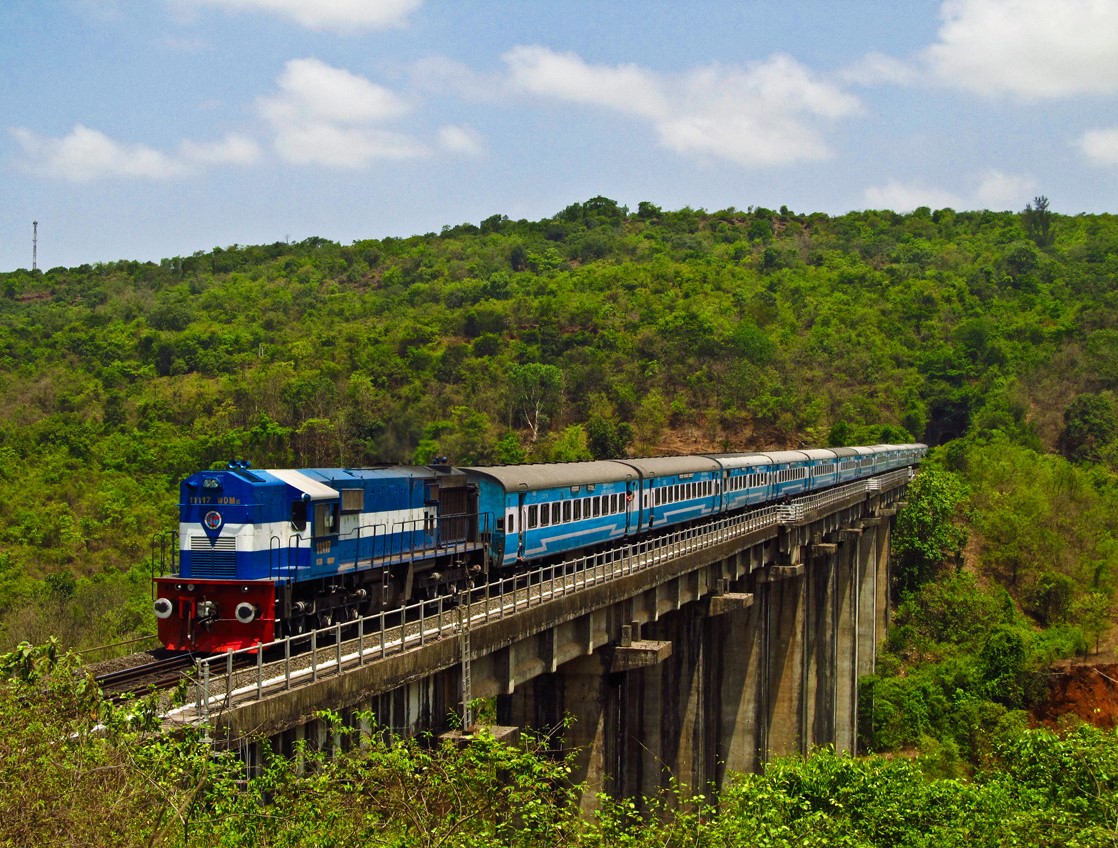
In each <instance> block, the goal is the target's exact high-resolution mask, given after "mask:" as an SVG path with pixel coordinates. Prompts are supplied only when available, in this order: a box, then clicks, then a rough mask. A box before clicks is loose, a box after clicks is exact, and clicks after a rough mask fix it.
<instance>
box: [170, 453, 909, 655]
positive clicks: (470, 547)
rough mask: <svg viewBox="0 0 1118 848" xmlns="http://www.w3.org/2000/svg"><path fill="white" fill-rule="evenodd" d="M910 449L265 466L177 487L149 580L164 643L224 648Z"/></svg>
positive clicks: (853, 470)
mask: <svg viewBox="0 0 1118 848" xmlns="http://www.w3.org/2000/svg"><path fill="white" fill-rule="evenodd" d="M926 450H927V448H926V446H925V445H921V444H910V445H874V446H872V447H854V448H829V449H813V450H801V451H773V452H766V453H737V454H707V455H697V456H668V457H655V458H648V459H619V460H599V461H595V462H571V463H551V464H537V465H519V466H496V467H488V468H470V467H465V468H454V467H451V466H449V465H433V466H384V467H376V468H313V469H302V470H294V469H269V470H261V469H255V468H251V467H249V465H248V464H247V463H230V465H229V467H228V468H227V469H225V470H221V471H200V472H198V473H196V474H193V475H191V476H190V477H188V478H187V479H186V480H184V481H183V482H182V484H181V487H180V496H181V497H180V504H179V513H180V514H179V545H178V563H177V571H176V573H174V574H171V575H168V576H163V577H158V578H156V580H155V594H156V600H155V615H156V618H157V619H158V626H159V637H160V640H161V641H162V642H163V644H164V645H166V646H167V647H168V648H171V649H174V650H197V651H209V652H216V651H226V650H230V649H236V648H242V647H248V646H251V645H255V644H262V643H266V642H270V641H272V640H274V639H277V638H280V637H282V636H283V635H288V634H297V633H301V632H303V631H304V630H306V629H313V628H318V627H326V626H330V625H331V624H334V623H336V622H339V621H350V620H354V619H356V618H358V617H360V616H362V615H367V614H369V613H372V612H376V611H378V610H381V609H388V608H392V607H394V606H398V605H400V604H402V603H406V602H409V601H411V600H414V599H417V598H421V597H431V596H434V595H435V594H437V593H440V592H449V591H454V590H455V589H456V588H458V587H460V586H464V585H466V584H467V583H469V582H470V581H473V580H477V579H486V577H487V575H489V574H490V573H494V574H507V573H510V572H512V571H515V570H517V569H522V568H525V567H527V566H529V565H532V564H535V563H540V562H544V561H548V560H553V559H555V558H559V557H569V556H571V555H573V554H575V553H576V552H578V551H581V550H587V549H593V548H597V547H600V546H603V545H608V544H612V543H616V542H618V541H620V540H623V539H628V538H634V537H639V536H642V535H644V534H647V533H650V532H658V531H660V530H661V529H663V528H667V527H672V526H676V525H681V524H687V523H692V522H696V521H700V520H702V519H705V518H707V517H710V516H713V515H720V514H725V513H730V512H734V511H737V510H742V509H747V508H749V507H751V506H754V505H756V504H763V503H771V502H774V501H779V500H782V499H784V498H787V497H791V496H793V495H798V494H802V493H805V492H810V491H816V490H819V489H824V488H828V487H830V486H834V485H838V484H840V483H845V482H849V481H852V480H857V479H860V478H864V477H869V476H873V475H875V474H880V473H882V472H885V471H889V470H891V469H894V468H902V467H906V466H910V465H915V464H916V463H918V462H919V461H920V459H921V458H922V457H923V456H924V453H925V452H926Z"/></svg>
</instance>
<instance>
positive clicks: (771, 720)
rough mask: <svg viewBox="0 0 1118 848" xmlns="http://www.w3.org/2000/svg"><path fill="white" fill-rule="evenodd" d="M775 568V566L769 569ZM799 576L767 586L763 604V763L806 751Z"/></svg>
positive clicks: (802, 588)
mask: <svg viewBox="0 0 1118 848" xmlns="http://www.w3.org/2000/svg"><path fill="white" fill-rule="evenodd" d="M772 568H776V566H772V567H770V570H771V569H772ZM806 585H807V580H806V579H805V578H804V576H803V574H800V575H799V576H795V577H786V578H784V579H778V580H774V581H772V582H770V583H769V584H768V592H767V593H765V594H766V595H767V598H766V603H765V605H764V606H765V616H766V621H765V630H766V643H767V644H766V649H767V650H766V662H765V664H766V672H767V673H766V690H767V691H766V693H765V699H766V711H767V716H766V718H767V721H766V726H767V733H766V739H765V741H766V750H765V752H764V753H765V759H766V760H767V759H771V758H772V757H779V756H785V755H788V754H799V753H803V752H804V751H805V749H806V738H807V737H806V734H805V732H804V726H805V715H804V712H805V706H806V698H805V695H806V692H805V691H804V624H805V619H804V606H805V603H804V597H805V594H806Z"/></svg>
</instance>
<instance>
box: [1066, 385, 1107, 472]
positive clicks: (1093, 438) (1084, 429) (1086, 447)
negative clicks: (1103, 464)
mask: <svg viewBox="0 0 1118 848" xmlns="http://www.w3.org/2000/svg"><path fill="white" fill-rule="evenodd" d="M1116 439H1118V416H1116V415H1115V409H1114V402H1113V401H1112V400H1111V399H1110V397H1108V396H1107V395H1104V394H1090V393H1088V394H1081V395H1079V397H1077V398H1076V399H1075V400H1073V401H1072V402H1071V403H1070V404H1068V407H1067V409H1065V410H1064V433H1063V439H1062V441H1063V448H1064V453H1065V455H1066V456H1067V457H1068V458H1069V459H1072V460H1074V461H1076V462H1098V461H1100V459H1101V458H1102V454H1103V451H1104V450H1105V449H1106V448H1107V447H1109V446H1110V445H1111V444H1113V443H1114V441H1115V440H1116Z"/></svg>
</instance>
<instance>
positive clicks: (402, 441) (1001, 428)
mask: <svg viewBox="0 0 1118 848" xmlns="http://www.w3.org/2000/svg"><path fill="white" fill-rule="evenodd" d="M0 387H2V395H3V398H4V403H3V404H2V406H0V492H2V495H0V615H4V616H6V618H5V619H4V620H5V621H7V622H8V623H7V625H6V627H7V629H6V630H5V631H4V633H6V634H7V635H8V636H9V637H11V636H14V635H16V634H17V633H23V632H25V631H26V630H27V628H28V627H30V624H28V622H26V621H25V622H23V623H22V624H20V623H19V622H17V621H16V620H15V618H13V616H15V615H16V609H17V607H18V606H19V602H20V600H21V599H22V600H23V601H26V599H27V598H28V597H31V595H32V594H33V593H34V592H35V591H38V590H37V589H36V588H35V586H36V585H37V584H34V583H33V582H32V578H40V577H44V576H46V577H48V579H49V581H50V583H49V586H50V587H51V591H52V592H53V594H52V595H51V597H52V598H53V597H55V596H57V600H58V602H59V603H60V604H63V603H65V602H66V600H67V599H69V598H72V596H73V593H74V591H75V588H74V586H75V584H74V581H73V578H72V577H71V576H70V575H76V576H77V577H79V578H83V577H85V578H88V577H95V576H96V575H98V574H102V573H116V572H119V571H121V570H126V569H129V568H132V569H133V576H132V578H131V579H133V581H134V582H135V583H136V584H137V585H140V584H142V583H143V579H144V578H143V576H141V575H140V572H141V571H143V572H144V574H146V565H143V563H144V560H145V558H146V557H147V555H148V551H149V547H148V545H149V541H148V540H149V537H150V535H151V534H152V533H153V532H154V531H156V530H157V529H166V528H169V527H170V526H172V524H173V521H174V503H175V500H176V492H175V484H176V481H177V479H178V478H180V477H181V476H183V475H185V474H186V473H188V472H190V471H192V470H195V469H197V468H198V467H201V466H208V465H210V464H212V463H214V462H219V461H224V460H226V459H229V458H231V457H237V458H247V459H250V460H252V461H253V462H254V464H256V465H258V466H271V467H276V466H290V465H295V466H307V465H338V464H369V463H374V462H384V461H417V462H424V461H428V460H429V459H431V458H432V457H434V456H446V457H448V458H449V460H450V461H451V462H453V463H461V464H473V463H498V462H519V461H525V460H566V459H585V458H591V457H610V456H621V455H624V454H626V453H628V454H642V455H644V454H655V453H665V452H693V451H699V450H733V449H750V448H760V447H771V446H800V445H811V446H825V445H835V444H854V443H872V442H879V441H909V440H922V441H926V442H928V443H930V444H940V443H943V442H945V441H948V440H950V439H953V438H955V437H961V436H964V435H969V436H970V437H971V438H972V439H973V438H984V437H985V436H986V435H990V434H998V435H997V438H999V439H1004V440H1007V442H1008V443H1009V444H1012V445H1016V446H1022V447H1024V448H1027V449H1031V450H1035V451H1039V452H1042V453H1045V452H1062V453H1063V454H1065V455H1066V456H1068V457H1069V458H1072V459H1074V460H1076V461H1093V462H1102V463H1103V465H1102V466H1100V467H1104V468H1105V466H1106V463H1107V462H1109V464H1110V466H1111V467H1112V468H1113V467H1114V465H1115V458H1116V456H1118V453H1116V448H1115V435H1116V425H1115V419H1114V391H1115V389H1116V388H1118V218H1116V217H1115V216H1112V215H1082V216H1075V217H1066V216H1060V215H1055V214H1053V213H1051V212H1050V211H1049V210H1048V209H1047V205H1046V203H1042V204H1039V205H1038V206H1035V207H1034V206H1032V205H1030V207H1029V208H1028V209H1027V210H1026V211H1025V212H1024V213H994V212H955V211H952V210H950V209H943V210H938V211H935V212H933V211H931V210H929V209H918V210H916V211H915V212H913V213H912V214H908V215H899V214H894V213H891V212H860V213H851V214H848V215H844V216H841V217H829V216H827V215H823V214H797V213H794V212H791V211H789V210H788V209H786V208H781V209H780V211H773V210H769V209H761V208H751V209H749V210H747V211H740V210H735V209H729V210H724V211H721V212H706V211H702V210H698V211H696V210H692V209H682V210H679V211H666V210H661V209H659V208H657V207H655V206H653V205H651V204H648V203H641V204H640V206H639V207H638V209H637V210H636V211H630V210H628V209H626V208H624V207H621V206H619V205H618V204H617V203H615V202H613V201H611V200H609V199H606V198H602V197H596V198H592V199H590V200H588V201H587V202H586V203H582V204H575V205H573V206H570V207H568V208H567V209H564V210H563V211H562V212H560V213H558V214H557V215H555V216H554V217H552V218H547V219H544V220H541V221H512V220H509V219H508V218H506V217H504V216H501V215H495V216H493V217H491V218H488V219H486V220H485V221H483V222H481V224H480V225H479V226H475V225H472V224H463V225H459V226H454V227H446V228H444V229H443V231H442V232H441V233H438V234H434V233H432V234H427V235H422V236H415V237H411V238H405V239H396V238H386V239H379V240H378V239H369V240H366V241H360V242H356V243H354V244H352V245H348V246H343V245H338V244H335V243H332V242H330V241H326V240H324V239H321V238H311V239H307V240H305V241H303V242H299V243H296V244H286V243H276V244H272V245H267V246H239V245H234V246H233V247H228V248H215V249H214V250H213V251H212V252H208V253H196V254H194V255H193V256H188V257H175V258H172V259H166V260H164V261H162V262H160V263H159V264H154V263H140V262H129V261H121V262H115V263H109V264H98V265H95V266H81V267H79V268H54V269H51V270H50V271H47V272H45V273H41V272H28V271H17V272H14V273H9V274H3V275H0ZM136 566H142V567H136ZM96 584H97V580H96V579H95V580H94V581H93V584H91V585H92V586H93V588H92V589H88V591H91V592H92V591H94V590H95V589H96ZM87 588H88V587H87ZM106 593H107V595H109V594H112V593H111V592H109V590H108V589H106ZM36 597H38V596H36ZM87 606H91V608H92V607H96V606H97V605H96V604H87ZM106 607H108V605H107V604H106ZM113 609H114V610H116V608H115V607H114V608H113ZM139 609H140V607H139V606H137V607H136V610H133V611H132V612H131V613H128V612H127V611H114V612H113V613H112V615H119V616H123V618H122V620H120V621H118V622H116V623H115V625H114V626H115V627H116V629H117V630H124V631H126V630H128V628H129V627H133V626H139V624H138V622H139V618H138V617H139V616H141V613H140V612H139V611H138V610H139ZM92 614H94V613H91V615H92ZM21 627H22V628H23V630H21V629H20V628H21Z"/></svg>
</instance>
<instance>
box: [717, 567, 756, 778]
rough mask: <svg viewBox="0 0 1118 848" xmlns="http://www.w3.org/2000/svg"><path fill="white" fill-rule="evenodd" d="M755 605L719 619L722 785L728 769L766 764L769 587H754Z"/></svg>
mask: <svg viewBox="0 0 1118 848" xmlns="http://www.w3.org/2000/svg"><path fill="white" fill-rule="evenodd" d="M752 591H753V595H754V602H753V606H751V607H747V608H745V609H740V610H735V611H733V612H729V613H726V614H725V615H722V616H719V617H718V618H716V619H715V620H714V622H713V626H714V632H715V634H716V635H715V638H714V640H713V647H714V649H715V650H716V651H717V653H718V658H717V660H718V662H717V668H718V670H719V671H718V688H717V699H714V698H713V697H712V701H713V703H714V704H715V706H716V707H717V716H716V725H715V726H716V727H717V732H718V744H717V754H716V774H715V780H716V781H717V782H718V784H719V785H721V784H722V782H723V780H724V778H725V776H726V771H736V772H757V771H760V770H761V766H762V765H763V764H764V758H763V751H762V746H763V739H762V726H763V721H764V719H763V717H762V716H763V711H762V709H761V693H762V692H763V690H764V686H763V684H762V675H761V672H762V670H763V668H764V663H763V652H764V633H763V631H762V629H761V626H760V624H761V621H762V618H763V616H762V606H763V603H762V602H760V601H759V596H760V595H761V594H767V585H765V584H760V585H758V586H757V587H755V588H753V590H752Z"/></svg>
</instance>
